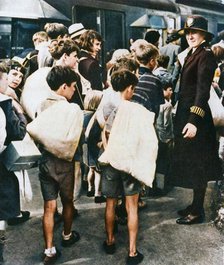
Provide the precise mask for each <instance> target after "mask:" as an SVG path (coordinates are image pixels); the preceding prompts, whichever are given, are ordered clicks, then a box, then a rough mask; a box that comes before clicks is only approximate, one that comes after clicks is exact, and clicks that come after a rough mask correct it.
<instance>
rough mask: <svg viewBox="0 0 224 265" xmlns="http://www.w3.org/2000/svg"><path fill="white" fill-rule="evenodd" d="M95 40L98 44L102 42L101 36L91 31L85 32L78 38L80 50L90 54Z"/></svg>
mask: <svg viewBox="0 0 224 265" xmlns="http://www.w3.org/2000/svg"><path fill="white" fill-rule="evenodd" d="M95 39H96V40H98V41H100V42H103V38H102V36H101V35H100V34H99V33H98V32H97V31H95V30H92V29H90V30H87V31H85V32H84V33H83V34H82V35H81V36H80V38H79V40H80V46H81V47H82V49H84V50H87V51H89V52H91V51H92V47H93V42H94V40H95Z"/></svg>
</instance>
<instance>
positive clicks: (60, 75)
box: [46, 66, 79, 91]
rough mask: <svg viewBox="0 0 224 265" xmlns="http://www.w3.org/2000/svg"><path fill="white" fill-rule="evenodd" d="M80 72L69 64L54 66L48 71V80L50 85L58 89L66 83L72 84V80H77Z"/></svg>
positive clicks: (53, 88)
mask: <svg viewBox="0 0 224 265" xmlns="http://www.w3.org/2000/svg"><path fill="white" fill-rule="evenodd" d="M78 79H79V76H78V74H77V73H76V72H75V71H73V70H72V68H71V67H69V66H54V67H53V68H52V69H51V70H50V72H49V73H48V75H47V77H46V80H47V83H48V85H49V87H50V88H51V89H52V90H54V91H56V90H58V89H59V87H60V86H61V85H63V84H64V83H65V84H67V85H71V83H72V82H77V81H78Z"/></svg>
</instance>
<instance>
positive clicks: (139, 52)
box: [135, 43, 159, 70]
mask: <svg viewBox="0 0 224 265" xmlns="http://www.w3.org/2000/svg"><path fill="white" fill-rule="evenodd" d="M135 56H136V58H137V60H138V61H139V63H140V64H143V65H144V66H147V67H149V68H150V70H153V69H154V68H155V66H156V64H157V58H158V56H159V50H158V49H157V48H156V47H155V46H154V45H152V44H150V43H148V44H142V45H139V47H137V48H136V50H135Z"/></svg>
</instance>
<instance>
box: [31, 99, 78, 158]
mask: <svg viewBox="0 0 224 265" xmlns="http://www.w3.org/2000/svg"><path fill="white" fill-rule="evenodd" d="M82 128H83V112H82V110H81V109H80V107H79V106H78V105H77V104H74V103H68V102H67V101H64V100H61V101H58V102H56V103H54V104H53V105H52V106H50V107H49V108H47V109H46V110H44V111H43V112H41V113H40V114H39V115H38V117H37V118H36V119H34V120H33V121H32V122H31V123H29V124H28V125H27V131H28V133H29V134H30V135H31V137H32V138H33V139H34V140H35V141H37V142H38V143H40V144H41V145H42V146H43V148H44V149H45V150H47V151H48V152H50V153H52V154H53V155H55V156H56V157H58V158H61V159H64V160H67V161H72V159H73V157H74V154H75V151H76V149H77V146H78V143H79V139H80V136H81V132H82Z"/></svg>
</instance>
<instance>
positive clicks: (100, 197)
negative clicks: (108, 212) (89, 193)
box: [94, 196, 106, 203]
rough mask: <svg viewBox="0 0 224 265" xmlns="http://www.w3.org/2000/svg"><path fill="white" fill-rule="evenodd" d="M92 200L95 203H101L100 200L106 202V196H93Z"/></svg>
mask: <svg viewBox="0 0 224 265" xmlns="http://www.w3.org/2000/svg"><path fill="white" fill-rule="evenodd" d="M94 201H95V203H102V202H106V198H105V197H104V196H95V199H94Z"/></svg>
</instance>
